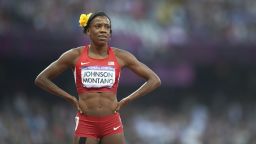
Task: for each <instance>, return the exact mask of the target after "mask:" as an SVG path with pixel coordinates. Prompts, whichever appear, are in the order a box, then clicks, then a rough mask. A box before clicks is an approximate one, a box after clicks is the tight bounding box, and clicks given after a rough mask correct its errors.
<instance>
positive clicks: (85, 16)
mask: <svg viewBox="0 0 256 144" xmlns="http://www.w3.org/2000/svg"><path fill="white" fill-rule="evenodd" d="M91 15H92V13H89V14H81V15H80V19H79V24H80V26H81V27H85V26H86V25H87V22H88V20H89V18H90V16H91Z"/></svg>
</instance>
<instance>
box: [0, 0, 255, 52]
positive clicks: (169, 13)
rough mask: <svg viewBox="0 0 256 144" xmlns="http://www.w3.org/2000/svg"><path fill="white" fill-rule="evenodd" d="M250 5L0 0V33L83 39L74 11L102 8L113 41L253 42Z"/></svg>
mask: <svg viewBox="0 0 256 144" xmlns="http://www.w3.org/2000/svg"><path fill="white" fill-rule="evenodd" d="M255 9H256V1H255V0H158V1H154V0H129V1H126V0H110V1H109V0H108V1H93V0H72V1H68V0H64V1H63V0H55V1H43V0H37V1H33V0H23V1H19V0H12V1H10V0H1V2H0V35H5V34H6V33H8V34H10V33H11V34H13V35H24V34H26V33H29V32H32V33H34V34H36V33H37V34H40V32H47V33H49V34H53V35H54V36H55V37H63V36H67V37H68V36H70V35H72V36H70V37H76V38H77V39H83V36H82V35H81V33H82V32H81V30H80V28H79V26H78V19H79V15H80V14H81V13H89V12H94V11H105V12H107V14H109V16H110V17H111V19H112V24H113V30H114V31H113V32H114V33H113V37H114V39H115V38H116V37H117V38H119V39H118V40H117V42H116V44H117V46H120V47H123V46H124V48H127V47H128V48H129V49H132V50H134V51H136V47H139V48H140V49H139V50H137V51H139V52H138V53H140V51H142V52H144V53H148V54H150V53H151V54H152V53H155V52H159V51H160V52H161V54H166V53H165V52H166V51H167V49H170V48H171V47H172V46H183V45H186V44H190V43H195V42H199V43H220V42H221V43H223V44H227V43H235V44H237V43H238V44H241V43H242V44H248V43H249V44H251V43H254V44H255V37H256V10H255ZM148 56H150V55H148Z"/></svg>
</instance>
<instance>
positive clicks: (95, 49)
mask: <svg viewBox="0 0 256 144" xmlns="http://www.w3.org/2000/svg"><path fill="white" fill-rule="evenodd" d="M89 52H90V53H92V54H93V55H99V56H103V57H104V56H107V55H108V45H104V46H95V45H93V44H92V45H89Z"/></svg>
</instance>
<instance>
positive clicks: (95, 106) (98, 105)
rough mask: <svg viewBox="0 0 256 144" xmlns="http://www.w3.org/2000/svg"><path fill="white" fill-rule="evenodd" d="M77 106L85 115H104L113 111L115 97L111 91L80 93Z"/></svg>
mask: <svg viewBox="0 0 256 144" xmlns="http://www.w3.org/2000/svg"><path fill="white" fill-rule="evenodd" d="M79 106H80V108H81V110H82V111H83V113H84V114H86V115H92V116H105V115H109V114H113V113H115V109H116V107H117V98H116V95H115V94H114V93H112V92H93V93H82V94H79Z"/></svg>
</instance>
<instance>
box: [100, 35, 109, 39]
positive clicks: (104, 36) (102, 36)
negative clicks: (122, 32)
mask: <svg viewBox="0 0 256 144" xmlns="http://www.w3.org/2000/svg"><path fill="white" fill-rule="evenodd" d="M98 38H105V39H106V38H108V37H107V36H106V35H98Z"/></svg>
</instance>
